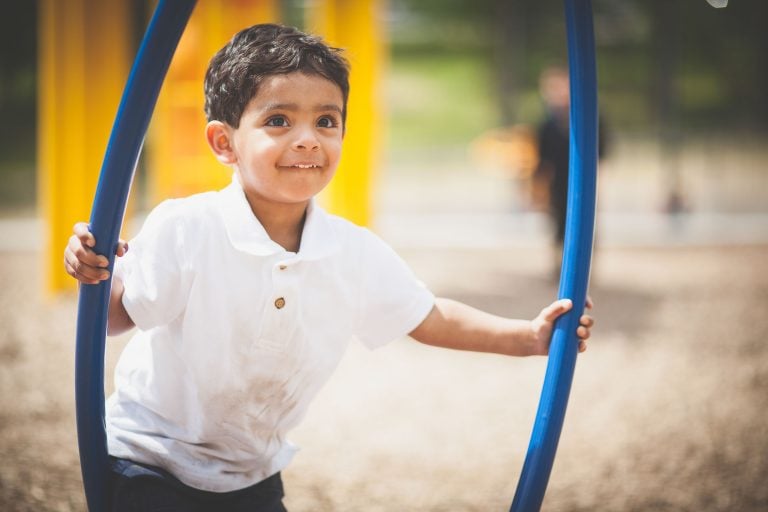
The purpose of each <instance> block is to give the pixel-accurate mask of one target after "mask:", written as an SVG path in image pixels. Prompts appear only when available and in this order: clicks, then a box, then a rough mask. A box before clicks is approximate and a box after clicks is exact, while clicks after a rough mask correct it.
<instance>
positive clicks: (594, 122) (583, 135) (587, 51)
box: [511, 0, 598, 512]
mask: <svg viewBox="0 0 768 512" xmlns="http://www.w3.org/2000/svg"><path fill="white" fill-rule="evenodd" d="M565 17H566V27H567V32H568V68H569V73H570V88H571V110H570V155H569V163H568V165H569V178H568V209H567V220H566V230H565V242H564V246H563V264H562V272H561V278H560V289H559V292H558V295H559V297H560V298H569V299H571V300H572V301H573V309H572V310H571V311H569V312H568V313H567V314H565V315H563V316H562V317H561V318H559V319H558V320H557V322H556V324H555V330H554V333H553V335H552V343H551V345H550V348H549V362H548V364H547V373H546V376H545V377H544V386H543V388H542V391H541V398H540V401H539V409H538V412H537V413H536V421H535V422H534V426H533V433H532V434H531V442H530V444H529V446H528V453H527V455H526V458H525V464H524V465H523V471H522V475H521V476H520V481H519V482H518V484H517V491H516V492H515V498H514V500H513V502H512V507H511V511H512V512H532V511H537V510H540V509H541V503H542V501H543V500H544V493H545V491H546V489H547V483H548V482H549V475H550V473H551V471H552V464H553V462H554V459H555V452H556V451H557V443H558V441H559V439H560V432H561V430H562V428H563V420H564V419H565V409H566V407H567V405H568V395H569V394H570V391H571V383H572V382H573V372H574V368H575V365H576V355H577V353H578V339H577V337H576V328H577V327H578V325H579V317H580V316H581V312H582V311H583V310H584V305H585V303H586V296H587V286H588V284H589V267H590V262H591V259H592V242H593V238H594V226H595V195H596V184H597V140H598V138H597V130H598V114H597V71H596V65H595V38H594V32H593V28H592V6H591V2H590V0H565Z"/></svg>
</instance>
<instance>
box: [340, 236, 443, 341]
mask: <svg viewBox="0 0 768 512" xmlns="http://www.w3.org/2000/svg"><path fill="white" fill-rule="evenodd" d="M364 233H365V236H364V237H363V238H364V246H363V248H362V257H361V274H362V275H361V279H360V283H361V287H360V300H359V302H358V304H359V312H358V316H357V327H356V332H355V334H356V336H357V338H358V339H360V341H362V342H363V344H364V345H366V346H367V347H368V348H371V349H373V348H376V347H380V346H382V345H385V344H387V343H389V342H390V341H393V340H395V339H397V338H401V337H403V336H405V335H407V334H409V333H410V332H411V331H413V330H414V329H415V328H416V327H418V326H419V324H420V323H421V322H422V321H424V319H425V318H426V317H427V315H428V314H429V312H430V311H431V310H432V306H433V305H434V302H435V298H434V295H433V294H432V293H431V292H430V291H429V290H428V289H427V288H426V286H425V285H424V283H422V282H421V281H419V280H418V279H417V278H416V276H415V275H414V274H413V272H412V271H411V269H410V268H409V267H408V265H407V264H406V263H405V262H404V261H403V260H402V258H400V256H398V255H397V253H395V251H394V250H392V248H391V247H389V245H387V244H386V243H385V242H384V241H382V240H381V239H380V238H379V237H377V236H376V235H374V234H373V233H371V232H370V231H368V230H365V231H364Z"/></svg>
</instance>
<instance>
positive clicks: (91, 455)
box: [75, 0, 195, 512]
mask: <svg viewBox="0 0 768 512" xmlns="http://www.w3.org/2000/svg"><path fill="white" fill-rule="evenodd" d="M194 6H195V0H160V2H159V4H158V6H157V8H156V9H155V13H154V15H153V16H152V20H151V21H150V23H149V26H148V28H147V32H146V34H145V35H144V39H143V41H142V43H141V47H140V48H139V52H138V54H137V56H136V60H135V61H134V64H133V68H132V69H131V73H130V75H129V77H128V82H127V83H126V86H125V90H124V91H123V98H122V100H121V102H120V107H119V109H118V112H117V117H116V118H115V124H114V125H113V127H112V134H111V136H110V139H109V144H108V145H107V150H106V154H105V156H104V163H103V164H102V168H101V175H100V176H99V183H98V186H97V189H96V197H95V199H94V202H93V208H92V210H91V225H90V227H91V232H92V233H93V234H94V236H95V237H96V247H95V248H94V250H95V251H96V252H97V253H98V254H103V255H104V256H106V257H107V258H108V259H109V271H110V273H111V272H112V269H113V267H114V262H115V250H116V249H117V241H118V237H119V234H120V227H121V226H122V223H123V216H124V214H125V205H126V202H127V200H128V192H129V190H130V188H131V182H132V180H133V173H134V169H135V168H136V163H137V161H138V159H139V154H140V153H141V147H142V145H143V142H144V136H145V135H146V132H147V126H148V125H149V120H150V118H151V117H152V111H153V110H154V108H155V103H156V102H157V96H158V94H159V93H160V86H161V85H162V83H163V79H164V78H165V74H166V72H167V71H168V66H169V65H170V62H171V58H172V57H173V54H174V52H175V51H176V46H177V45H178V43H179V39H180V38H181V34H182V33H183V32H184V27H185V26H186V24H187V21H188V20H189V17H190V15H191V14H192V9H193V8H194ZM111 288H112V282H111V278H110V279H109V280H107V281H102V282H101V283H100V284H97V285H82V286H80V297H79V302H78V314H77V341H76V351H75V399H76V415H77V436H78V445H79V448H80V466H81V470H82V473H83V486H84V487H85V497H86V500H87V503H88V510H89V511H90V512H101V511H106V510H108V502H109V498H108V497H109V478H108V475H109V459H108V455H107V434H106V429H105V422H104V349H105V338H106V332H107V312H108V308H109V294H110V290H111Z"/></svg>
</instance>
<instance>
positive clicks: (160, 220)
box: [117, 201, 191, 330]
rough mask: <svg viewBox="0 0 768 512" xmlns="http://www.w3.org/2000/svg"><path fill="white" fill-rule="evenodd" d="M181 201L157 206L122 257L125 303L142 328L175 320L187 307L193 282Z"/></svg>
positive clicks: (120, 260)
mask: <svg viewBox="0 0 768 512" xmlns="http://www.w3.org/2000/svg"><path fill="white" fill-rule="evenodd" d="M178 204H179V203H178V202H176V201H165V202H163V203H161V204H160V205H159V206H158V207H157V208H155V209H154V210H153V211H152V213H150V214H149V216H148V217H147V220H146V221H145V223H144V225H143V227H142V228H141V231H140V232H139V234H138V235H137V236H136V238H134V239H133V240H131V242H130V244H129V250H128V252H127V253H126V255H125V256H124V257H123V258H120V259H119V260H118V264H117V276H119V277H120V278H121V279H122V281H123V284H124V286H125V292H124V293H123V305H124V306H125V310H126V311H127V312H128V315H129V316H130V317H131V319H132V320H133V321H134V323H135V324H136V326H137V327H138V328H139V329H142V330H148V329H151V328H153V327H157V326H160V325H165V324H168V323H170V322H172V321H173V320H174V319H175V318H177V317H178V316H179V315H180V314H181V313H182V312H183V311H184V309H185V307H186V302H187V301H186V298H187V296H188V292H189V288H190V283H191V272H190V271H189V264H188V258H187V254H189V253H188V248H187V247H185V246H186V245H187V244H188V240H187V238H188V236H187V234H188V229H186V228H185V226H186V223H185V222H184V220H185V219H184V218H183V216H182V215H181V212H180V211H179V207H178Z"/></svg>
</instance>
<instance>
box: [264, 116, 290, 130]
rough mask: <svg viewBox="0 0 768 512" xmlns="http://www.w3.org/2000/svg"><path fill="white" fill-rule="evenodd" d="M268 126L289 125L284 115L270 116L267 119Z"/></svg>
mask: <svg viewBox="0 0 768 512" xmlns="http://www.w3.org/2000/svg"><path fill="white" fill-rule="evenodd" d="M267 126H275V127H278V128H282V127H284V126H288V120H287V119H286V118H284V117H283V116H274V117H270V118H269V119H267Z"/></svg>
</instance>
